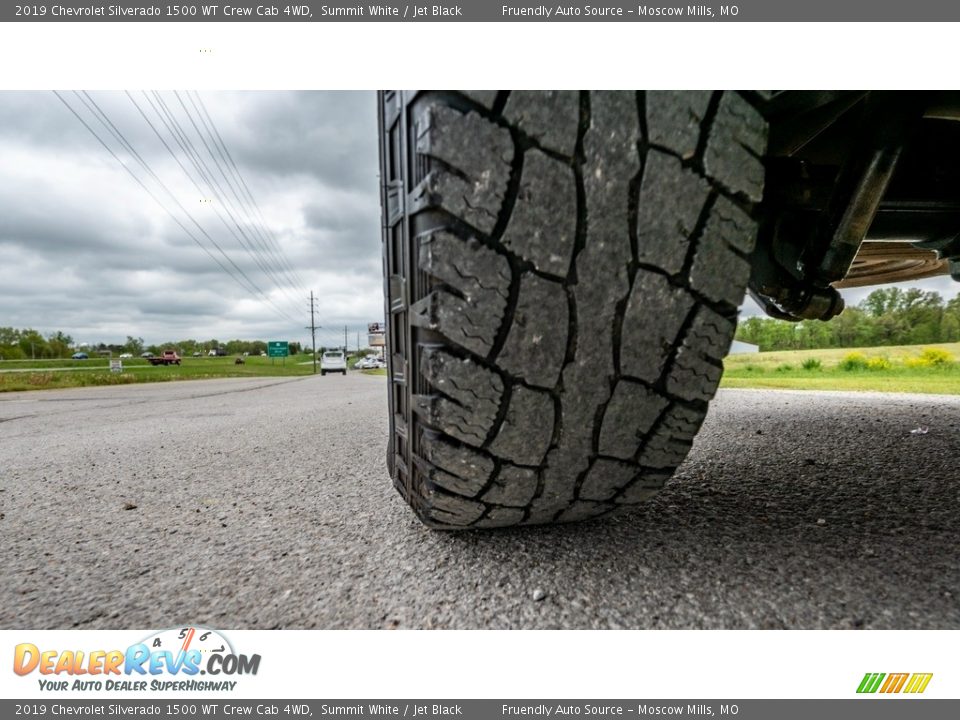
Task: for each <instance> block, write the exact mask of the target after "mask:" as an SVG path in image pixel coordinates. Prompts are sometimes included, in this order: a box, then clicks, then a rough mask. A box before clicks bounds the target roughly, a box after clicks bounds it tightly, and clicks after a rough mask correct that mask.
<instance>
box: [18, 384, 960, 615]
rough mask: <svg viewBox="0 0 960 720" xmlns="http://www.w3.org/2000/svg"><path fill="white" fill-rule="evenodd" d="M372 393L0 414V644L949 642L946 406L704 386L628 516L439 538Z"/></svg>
mask: <svg viewBox="0 0 960 720" xmlns="http://www.w3.org/2000/svg"><path fill="white" fill-rule="evenodd" d="M385 386H386V379H385V378H383V377H373V376H366V375H354V374H350V375H348V376H347V377H341V376H330V377H324V378H320V377H308V378H297V379H282V380H278V379H276V378H256V379H249V378H243V379H230V380H208V381H192V382H174V383H158V384H144V385H131V386H117V387H102V388H81V389H74V390H64V391H40V392H32V393H7V394H2V395H0V468H2V471H0V472H2V477H3V481H2V483H0V540H2V545H3V548H4V552H3V558H4V559H3V563H2V569H0V627H3V628H74V627H76V628H116V627H141V628H148V627H150V628H160V627H168V626H170V625H172V624H176V623H185V622H192V623H198V624H203V625H208V626H212V627H218V628H233V629H235V628H314V627H315V628H398V627H400V628H405V627H412V628H957V627H960V554H958V552H957V548H958V547H960V470H958V467H957V458H958V457H960V398H958V397H945V396H918V395H880V394H868V393H864V394H852V393H815V392H785V391H753V390H727V391H721V393H720V394H719V396H718V398H717V400H716V401H715V402H714V405H713V408H712V410H711V412H710V415H709V417H708V419H707V422H706V424H705V426H704V429H703V431H702V433H701V435H700V436H699V438H698V439H697V442H696V444H695V446H694V449H693V451H692V453H691V455H690V457H689V458H688V460H687V461H686V462H685V463H684V465H683V466H682V467H681V469H680V471H679V472H678V474H677V476H676V477H675V478H674V479H673V480H672V481H671V482H670V483H669V484H668V485H667V487H666V489H665V490H664V491H663V492H662V493H661V494H660V495H659V496H658V497H657V498H655V499H654V500H653V501H651V502H650V503H649V504H647V505H646V506H644V507H643V508H641V509H640V510H639V511H637V512H636V513H635V514H634V515H632V516H624V517H617V518H610V519H605V520H604V519H601V520H598V521H594V522H589V523H583V524H580V525H565V526H557V527H545V528H544V527H541V528H536V527H535V528H525V529H511V530H500V531H486V532H476V531H475V532H470V533H462V534H450V533H441V532H434V531H430V530H427V529H425V528H423V527H422V526H420V525H419V524H418V522H417V521H416V520H415V519H414V517H413V515H412V513H411V512H410V511H408V509H407V507H406V506H405V504H404V503H403V501H402V500H401V499H400V497H399V495H397V493H396V492H395V491H394V490H393V487H392V486H391V483H390V480H389V477H388V476H387V472H386V468H385V463H384V453H385V444H386V434H387V418H386V397H385V395H386V387H385ZM919 427H925V428H928V432H926V433H911V432H910V431H911V430H913V429H915V428H919Z"/></svg>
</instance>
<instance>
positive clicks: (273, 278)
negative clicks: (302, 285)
mask: <svg viewBox="0 0 960 720" xmlns="http://www.w3.org/2000/svg"><path fill="white" fill-rule="evenodd" d="M126 95H127V97H128V98H129V100H130V102H131V103H133V106H134V107H135V108H136V109H137V111H138V112H139V113H140V115H141V117H143V119H144V121H146V123H147V125H149V126H150V129H151V130H153V133H154V134H155V135H156V136H157V139H159V140H160V142H161V143H162V144H163V146H164V147H165V148H166V150H167V152H168V153H170V156H171V157H172V158H173V159H174V160H175V161H176V163H177V165H179V166H180V169H181V170H183V173H184V175H186V176H187V179H188V180H190V182H191V184H192V185H193V186H194V188H196V190H197V192H198V193H200V194H201V195H202V196H206V195H212V194H214V193H211V192H205V191H204V189H203V188H201V187H200V185H199V184H198V183H197V181H196V180H194V178H193V176H192V175H191V174H190V171H189V170H187V168H186V166H185V165H184V164H183V162H182V161H181V160H180V158H179V157H178V156H177V153H176V152H174V150H173V148H171V147H170V145H169V143H167V141H166V140H165V139H164V137H163V135H162V133H161V132H160V131H159V130H158V129H157V127H156V125H154V124H153V122H152V121H151V120H150V118H149V117H148V116H147V114H146V112H144V110H143V108H142V107H140V104H139V103H137V101H136V99H135V98H134V97H133V95H131V94H130V93H129V92H127V93H126ZM144 96H145V97H146V99H147V101H148V102H150V104H151V107H152V108H153V110H154V112H156V113H157V116H158V117H159V118H160V120H161V121H162V122H163V123H164V125H165V127H166V129H167V131H168V132H170V134H171V136H172V137H174V141H175V142H177V143H178V144H180V143H179V139H178V138H177V137H176V136H175V133H173V131H172V130H171V128H170V127H169V126H168V125H167V124H166V121H165V120H164V118H163V116H162V115H160V113H159V111H158V110H157V108H156V107H154V106H153V103H152V102H151V101H150V98H149V96H147V95H146V94H145V93H144ZM180 145H181V149H184V148H183V145H182V144H180ZM202 179H203V176H202V174H201V180H202ZM225 210H226V212H227V214H228V215H230V217H231V219H232V220H233V222H234V224H235V225H236V226H237V229H238V230H240V231H241V233H242V228H241V227H240V224H239V221H238V220H237V219H236V217H234V215H233V213H231V212H230V209H229V208H228V207H225ZM213 211H214V213H215V214H216V216H217V218H218V219H219V220H220V222H221V223H222V224H223V226H224V227H225V228H226V229H227V231H228V232H230V234H231V235H233V237H234V239H236V240H237V242H239V243H240V245H241V246H242V247H244V248H245V249H246V250H248V251H249V252H250V253H251V255H252V257H253V259H254V262H256V264H257V266H258V267H259V268H260V269H261V270H262V271H263V272H264V274H265V275H266V277H267V278H268V279H270V280H271V281H272V282H273V283H274V285H276V286H277V287H278V288H279V289H280V290H281V291H282V292H284V293H287V294H288V295H289V291H288V290H287V288H286V286H285V285H284V284H283V283H281V282H278V280H277V277H276V275H275V274H274V273H273V272H271V270H270V268H269V267H268V266H267V265H266V264H265V263H264V262H263V260H262V259H261V257H260V255H259V253H257V252H256V250H255V249H254V248H252V247H250V246H248V245H247V243H245V242H244V240H243V238H242V237H241V236H240V235H238V234H237V232H236V231H234V229H233V228H232V227H230V224H229V223H228V222H227V220H226V218H224V217H223V214H222V213H221V212H220V209H219V208H218V207H217V205H214V206H213Z"/></svg>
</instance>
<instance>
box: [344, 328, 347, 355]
mask: <svg viewBox="0 0 960 720" xmlns="http://www.w3.org/2000/svg"><path fill="white" fill-rule="evenodd" d="M343 354H344V355H346V354H347V326H346V325H344V326H343Z"/></svg>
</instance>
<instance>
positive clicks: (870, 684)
mask: <svg viewBox="0 0 960 720" xmlns="http://www.w3.org/2000/svg"><path fill="white" fill-rule="evenodd" d="M932 678H933V673H869V672H868V673H866V674H865V675H864V676H863V680H861V681H860V685H858V686H857V692H858V693H883V694H891V693H907V694H911V695H914V694H919V693H922V692H923V691H924V690H926V689H927V685H929V684H930V680H931V679H932Z"/></svg>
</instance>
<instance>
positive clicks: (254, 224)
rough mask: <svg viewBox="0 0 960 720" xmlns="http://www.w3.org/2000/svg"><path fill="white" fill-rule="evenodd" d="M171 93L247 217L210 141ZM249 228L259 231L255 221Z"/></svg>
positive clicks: (178, 98)
mask: <svg viewBox="0 0 960 720" xmlns="http://www.w3.org/2000/svg"><path fill="white" fill-rule="evenodd" d="M173 94H174V97H176V98H177V101H178V102H179V103H180V107H181V108H183V112H184V114H185V115H186V116H187V119H188V120H189V121H190V124H191V125H192V126H193V129H194V131H195V132H196V133H197V137H198V138H200V142H201V143H203V146H204V147H205V148H206V150H207V153H208V154H209V155H210V159H211V160H213V164H214V165H215V166H216V168H217V170H218V171H219V172H220V175H221V176H222V177H223V179H224V181H225V182H226V184H227V187H228V188H229V189H230V192H231V193H232V194H233V197H234V198H235V199H236V200H237V204H238V205H239V206H240V208H241V209H242V210H243V211H244V212H245V213H247V215H248V218H249V212H248V211H247V210H246V208H244V203H243V200H242V199H241V198H240V196H239V194H238V193H237V190H236V189H235V188H234V186H233V183H231V182H230V178H228V177H227V174H226V172H225V171H224V169H223V167H222V166H221V164H220V161H219V160H217V156H216V155H215V154H214V152H213V150H211V149H210V143H208V142H207V139H206V138H205V137H204V136H203V133H202V132H201V130H200V128H199V126H198V125H197V123H196V121H195V120H194V117H193V115H192V114H191V112H190V110H189V109H188V108H187V106H186V104H185V103H184V102H183V98H181V97H180V93H178V92H176V91H174V93H173ZM187 98H188V99H190V97H189V95H188V96H187ZM197 114H198V116H199V111H198V112H197ZM202 122H203V120H202V118H201V123H202ZM212 140H213V136H212V135H211V141H212ZM218 149H219V148H218ZM204 165H206V163H204ZM217 186H218V187H219V182H217ZM251 228H252V229H254V230H256V231H257V232H259V230H258V229H257V226H256V223H255V222H252V223H251ZM254 235H255V236H256V232H255V233H254ZM257 242H258V243H259V244H260V247H261V248H264V249H265V245H264V244H263V242H262V240H260V239H259V238H258V239H257Z"/></svg>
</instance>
